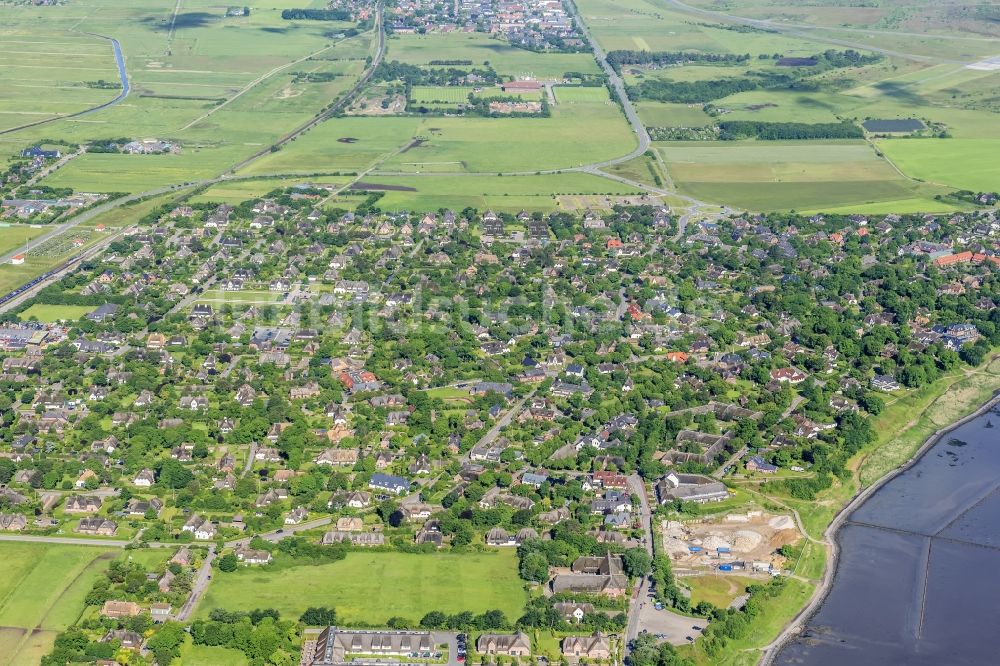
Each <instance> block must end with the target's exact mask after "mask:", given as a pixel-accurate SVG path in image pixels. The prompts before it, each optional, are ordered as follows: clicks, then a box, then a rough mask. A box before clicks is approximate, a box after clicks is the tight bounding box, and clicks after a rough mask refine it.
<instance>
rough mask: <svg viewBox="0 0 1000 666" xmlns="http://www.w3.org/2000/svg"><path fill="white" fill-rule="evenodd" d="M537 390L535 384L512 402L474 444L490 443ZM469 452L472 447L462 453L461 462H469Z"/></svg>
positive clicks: (483, 444) (484, 444)
mask: <svg viewBox="0 0 1000 666" xmlns="http://www.w3.org/2000/svg"><path fill="white" fill-rule="evenodd" d="M537 390H538V387H537V386H536V387H535V388H533V389H531V393H529V394H528V395H526V396H524V397H523V398H521V399H520V400H518V401H517V402H516V403H514V406H513V407H511V408H510V409H508V410H507V411H506V412H505V413H504V415H503V416H501V417H500V418H499V419H497V422H496V423H494V424H493V427H492V428H490V429H489V430H487V431H486V434H484V435H483V436H482V437H480V438H479V441H478V442H476V446H486V445H489V444H492V443H493V440H495V439H496V438H497V435H499V434H500V431H501V430H503V429H504V428H506V427H507V426H509V425H510V423H511V421H513V420H514V417H515V416H517V415H518V414H520V413H521V410H522V409H523V408H524V405H525V403H526V402H528V400H531V398H532V397H534V395H535V392H536V391H537ZM473 448H475V447H473ZM471 453H472V449H469V450H468V451H466V452H465V453H463V454H462V457H461V462H462V463H463V464H465V463H467V462H469V455H470V454H471Z"/></svg>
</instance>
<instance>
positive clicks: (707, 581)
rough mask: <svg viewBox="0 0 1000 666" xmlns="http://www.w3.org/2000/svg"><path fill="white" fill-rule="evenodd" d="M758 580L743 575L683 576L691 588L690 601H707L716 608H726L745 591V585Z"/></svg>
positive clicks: (685, 582)
mask: <svg viewBox="0 0 1000 666" xmlns="http://www.w3.org/2000/svg"><path fill="white" fill-rule="evenodd" d="M754 582H759V581H755V580H754V579H753V578H747V577H745V576H729V575H725V574H720V575H705V576H690V577H685V578H684V584H685V585H687V586H688V587H690V588H691V603H692V604H697V603H699V602H701V601H707V602H709V603H710V604H713V605H714V606H715V607H716V608H727V607H728V606H729V604H730V603H732V601H733V599H735V598H736V597H738V596H740V595H741V594H743V593H744V592H745V591H746V587H747V585H750V584H751V583H754Z"/></svg>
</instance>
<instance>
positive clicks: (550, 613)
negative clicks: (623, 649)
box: [517, 597, 628, 632]
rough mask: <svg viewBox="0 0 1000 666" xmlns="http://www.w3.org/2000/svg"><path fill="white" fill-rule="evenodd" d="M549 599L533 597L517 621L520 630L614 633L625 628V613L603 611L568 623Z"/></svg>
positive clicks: (626, 617)
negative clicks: (586, 630) (584, 630)
mask: <svg viewBox="0 0 1000 666" xmlns="http://www.w3.org/2000/svg"><path fill="white" fill-rule="evenodd" d="M554 601H555V600H554V599H553V598H551V597H533V598H532V599H531V600H530V601H529V602H528V605H527V607H526V608H525V611H524V615H522V616H521V618H520V619H519V620H518V621H517V626H518V627H519V628H521V629H529V628H530V629H551V630H555V631H574V630H575V631H579V630H581V629H584V628H585V629H588V630H590V631H604V632H616V631H621V630H622V629H624V628H625V624H626V623H627V621H628V616H627V615H626V614H625V613H617V614H615V615H613V616H612V615H609V614H608V613H605V612H603V611H595V612H593V613H587V614H585V615H584V616H583V620H581V621H580V622H579V623H576V622H574V623H570V622H568V621H567V620H566V619H565V618H564V617H563V616H562V614H561V613H559V611H557V610H556V609H555V607H554V606H553V603H554Z"/></svg>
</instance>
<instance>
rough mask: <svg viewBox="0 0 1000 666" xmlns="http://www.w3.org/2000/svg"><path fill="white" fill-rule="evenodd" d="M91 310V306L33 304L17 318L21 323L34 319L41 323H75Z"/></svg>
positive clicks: (92, 307) (92, 308)
mask: <svg viewBox="0 0 1000 666" xmlns="http://www.w3.org/2000/svg"><path fill="white" fill-rule="evenodd" d="M92 310H94V306H92V305H47V304H44V303H35V304H34V305H32V306H31V307H30V308H28V309H27V310H25V311H24V312H22V313H21V314H20V315H18V316H19V317H20V318H21V320H22V321H26V320H28V319H30V318H32V317H34V318H35V319H37V320H38V321H40V322H43V323H51V322H55V321H76V320H77V319H79V318H80V317H82V316H83V315H85V314H87V313H88V312H91V311H92Z"/></svg>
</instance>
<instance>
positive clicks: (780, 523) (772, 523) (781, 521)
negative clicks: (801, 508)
mask: <svg viewBox="0 0 1000 666" xmlns="http://www.w3.org/2000/svg"><path fill="white" fill-rule="evenodd" d="M767 524H768V526H769V527H771V528H773V529H775V530H793V529H795V521H794V520H792V517H791V516H775V517H774V518H772V519H771V520H769V521H767Z"/></svg>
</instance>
